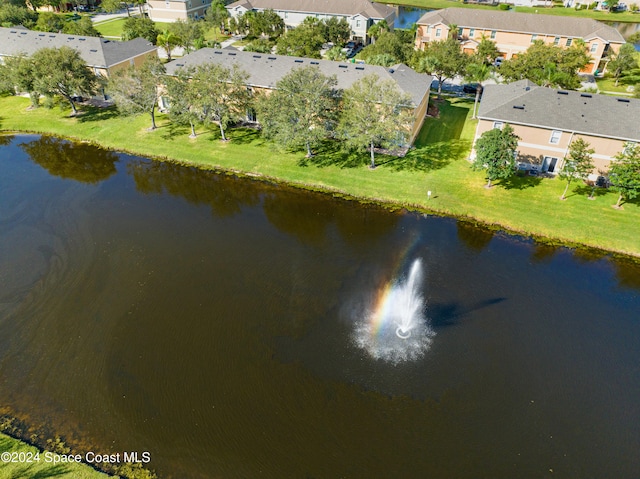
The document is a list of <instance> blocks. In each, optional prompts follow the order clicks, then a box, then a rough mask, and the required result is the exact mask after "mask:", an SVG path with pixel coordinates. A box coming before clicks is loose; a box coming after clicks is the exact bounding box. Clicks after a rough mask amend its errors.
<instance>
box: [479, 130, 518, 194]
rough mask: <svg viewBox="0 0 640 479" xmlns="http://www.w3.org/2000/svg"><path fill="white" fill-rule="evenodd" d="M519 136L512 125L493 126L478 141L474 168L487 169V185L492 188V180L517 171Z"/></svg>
mask: <svg viewBox="0 0 640 479" xmlns="http://www.w3.org/2000/svg"><path fill="white" fill-rule="evenodd" d="M519 139H520V138H518V136H517V135H516V134H515V133H514V132H513V128H512V127H511V125H509V124H506V125H505V126H504V128H502V129H499V128H493V129H491V130H488V131H485V132H484V133H483V134H482V135H481V136H480V138H478V140H477V141H476V146H475V149H476V158H475V160H474V162H473V165H472V168H473V169H475V170H486V174H487V180H488V181H487V185H486V188H491V182H492V181H494V180H497V179H505V178H509V177H510V176H512V175H513V174H514V173H515V171H516V160H515V156H516V149H517V148H518V140H519Z"/></svg>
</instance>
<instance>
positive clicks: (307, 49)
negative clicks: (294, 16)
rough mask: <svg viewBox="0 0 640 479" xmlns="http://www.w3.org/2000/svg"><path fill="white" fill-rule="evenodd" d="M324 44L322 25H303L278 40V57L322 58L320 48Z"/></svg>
mask: <svg viewBox="0 0 640 479" xmlns="http://www.w3.org/2000/svg"><path fill="white" fill-rule="evenodd" d="M323 43H324V32H323V29H322V27H321V26H320V24H319V23H318V24H310V23H305V22H303V23H301V24H300V25H299V26H298V27H296V28H294V29H293V30H290V31H288V32H287V33H286V35H282V36H281V37H280V38H278V43H277V44H276V52H277V53H278V55H290V56H296V57H307V58H320V48H321V47H322V44H323Z"/></svg>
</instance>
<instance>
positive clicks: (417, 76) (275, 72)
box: [166, 48, 432, 106]
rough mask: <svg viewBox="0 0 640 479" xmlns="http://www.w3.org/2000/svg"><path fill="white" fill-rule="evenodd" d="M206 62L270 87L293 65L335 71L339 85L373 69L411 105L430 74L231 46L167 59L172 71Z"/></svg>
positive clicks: (347, 84) (419, 97) (421, 94)
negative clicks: (237, 71) (243, 73)
mask: <svg viewBox="0 0 640 479" xmlns="http://www.w3.org/2000/svg"><path fill="white" fill-rule="evenodd" d="M205 63H216V64H219V65H224V66H225V67H227V68H230V67H232V66H233V65H237V66H238V68H240V69H242V70H244V71H246V72H247V73H248V74H249V80H248V82H247V83H248V84H249V85H251V86H255V87H258V88H269V89H273V88H275V86H276V83H277V82H278V81H279V80H280V79H281V78H282V77H284V76H285V75H286V74H287V73H289V72H290V71H291V70H292V69H293V68H298V67H303V66H310V65H312V66H317V67H318V68H319V69H320V71H322V73H323V74H325V75H336V78H337V80H338V88H339V89H346V88H349V87H350V86H351V85H352V84H353V83H354V82H355V81H357V80H358V79H360V78H362V77H364V76H366V75H369V74H371V73H375V74H376V75H378V77H379V78H380V79H381V80H393V81H395V82H396V84H397V85H398V87H399V88H400V90H402V91H403V92H405V93H407V94H409V95H410V96H411V99H412V100H413V103H414V106H416V105H418V104H419V103H420V102H421V101H422V99H423V98H424V95H425V94H426V93H427V92H428V91H429V87H430V86H431V80H432V77H431V76H429V75H426V74H422V73H417V72H415V71H414V70H412V69H411V68H409V67H408V66H406V65H403V64H399V65H395V66H393V67H391V68H385V67H380V66H374V65H362V64H357V63H344V62H334V61H329V60H314V59H310V58H301V57H289V56H284V55H271V54H264V53H253V52H243V51H239V50H236V51H233V50H230V49H223V50H220V49H213V48H202V49H200V50H197V51H195V52H193V53H190V54H189V55H185V56H184V57H182V58H179V59H177V60H174V61H172V62H170V63H167V65H166V68H167V73H168V74H169V75H172V74H175V72H176V70H178V69H179V68H183V67H184V68H189V67H195V66H198V65H202V64H205Z"/></svg>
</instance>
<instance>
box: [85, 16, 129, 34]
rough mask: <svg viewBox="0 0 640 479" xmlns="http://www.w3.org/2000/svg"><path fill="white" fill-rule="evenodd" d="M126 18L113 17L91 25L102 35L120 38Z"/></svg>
mask: <svg viewBox="0 0 640 479" xmlns="http://www.w3.org/2000/svg"><path fill="white" fill-rule="evenodd" d="M125 21H126V18H114V19H111V20H106V21H104V22H100V23H95V24H94V25H93V26H94V28H95V29H96V30H98V31H99V32H100V34H101V35H102V36H103V37H109V38H120V37H122V27H123V26H124V22H125Z"/></svg>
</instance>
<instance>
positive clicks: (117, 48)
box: [0, 27, 158, 77]
mask: <svg viewBox="0 0 640 479" xmlns="http://www.w3.org/2000/svg"><path fill="white" fill-rule="evenodd" d="M63 46H67V47H70V48H73V49H74V50H77V51H78V53H80V56H81V57H82V59H83V60H84V61H85V62H86V63H87V66H88V67H89V68H90V69H91V70H92V71H93V72H94V73H95V74H96V75H101V76H104V77H108V76H109V75H111V74H112V73H113V72H114V71H117V70H119V69H121V68H126V67H128V66H129V65H136V66H137V65H141V64H142V63H143V62H144V60H145V59H146V58H147V57H149V56H157V55H158V51H157V48H156V47H155V45H153V44H152V43H151V42H149V41H148V40H145V39H143V38H136V39H135V40H130V41H128V42H119V41H115V40H108V39H106V38H99V37H86V36H82V35H68V34H66V33H49V32H36V31H32V30H27V29H25V28H17V27H12V28H3V27H0V62H1V61H2V59H3V58H4V57H13V56H17V55H20V54H24V55H27V56H30V55H32V54H34V53H35V52H36V51H38V50H40V49H41V48H60V47H63Z"/></svg>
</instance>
